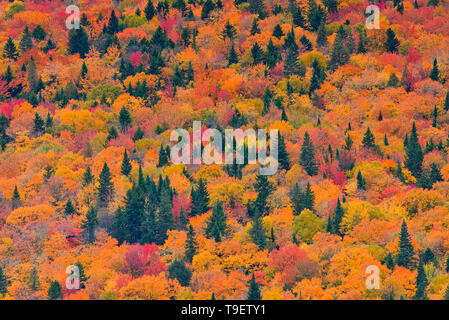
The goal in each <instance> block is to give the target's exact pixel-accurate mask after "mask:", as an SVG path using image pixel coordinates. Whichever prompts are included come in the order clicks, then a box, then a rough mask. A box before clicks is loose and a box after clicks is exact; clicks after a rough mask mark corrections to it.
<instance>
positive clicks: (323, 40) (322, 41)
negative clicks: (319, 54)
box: [316, 23, 327, 48]
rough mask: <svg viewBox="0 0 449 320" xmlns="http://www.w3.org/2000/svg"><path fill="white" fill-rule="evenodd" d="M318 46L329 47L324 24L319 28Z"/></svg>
mask: <svg viewBox="0 0 449 320" xmlns="http://www.w3.org/2000/svg"><path fill="white" fill-rule="evenodd" d="M316 46H317V47H318V48H320V47H326V46H327V33H326V25H325V24H324V23H321V24H320V27H319V28H318V33H317V38H316Z"/></svg>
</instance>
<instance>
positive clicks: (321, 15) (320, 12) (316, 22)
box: [307, 0, 327, 32]
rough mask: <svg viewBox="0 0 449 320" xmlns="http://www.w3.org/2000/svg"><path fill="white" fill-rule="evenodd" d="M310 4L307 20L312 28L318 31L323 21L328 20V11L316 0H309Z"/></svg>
mask: <svg viewBox="0 0 449 320" xmlns="http://www.w3.org/2000/svg"><path fill="white" fill-rule="evenodd" d="M308 4H309V7H308V10H307V20H308V22H309V26H310V29H311V30H312V31H315V32H316V31H317V30H318V28H319V27H320V25H321V24H322V23H326V22H327V11H326V9H325V8H324V7H323V6H322V5H321V4H317V2H316V1H315V0H311V1H308Z"/></svg>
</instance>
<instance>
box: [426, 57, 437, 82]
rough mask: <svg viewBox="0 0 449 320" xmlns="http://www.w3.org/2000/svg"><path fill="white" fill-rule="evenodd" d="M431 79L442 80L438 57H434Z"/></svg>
mask: <svg viewBox="0 0 449 320" xmlns="http://www.w3.org/2000/svg"><path fill="white" fill-rule="evenodd" d="M429 77H430V79H432V80H433V81H440V71H439V70H438V62H437V58H435V59H433V68H432V71H431V72H430V76H429Z"/></svg>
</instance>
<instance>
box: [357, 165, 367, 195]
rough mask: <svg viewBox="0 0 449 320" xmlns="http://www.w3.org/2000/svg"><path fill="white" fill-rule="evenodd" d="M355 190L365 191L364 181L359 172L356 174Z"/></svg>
mask: <svg viewBox="0 0 449 320" xmlns="http://www.w3.org/2000/svg"><path fill="white" fill-rule="evenodd" d="M357 190H366V181H365V178H364V177H363V176H362V173H361V172H360V170H359V172H358V173H357Z"/></svg>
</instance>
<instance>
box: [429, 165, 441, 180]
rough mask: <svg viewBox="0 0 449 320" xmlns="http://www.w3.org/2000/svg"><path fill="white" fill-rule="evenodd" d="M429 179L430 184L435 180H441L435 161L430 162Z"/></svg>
mask: <svg viewBox="0 0 449 320" xmlns="http://www.w3.org/2000/svg"><path fill="white" fill-rule="evenodd" d="M430 180H431V181H432V184H434V183H435V182H440V181H443V177H442V176H441V172H440V169H439V168H438V166H437V164H436V163H431V164H430Z"/></svg>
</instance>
